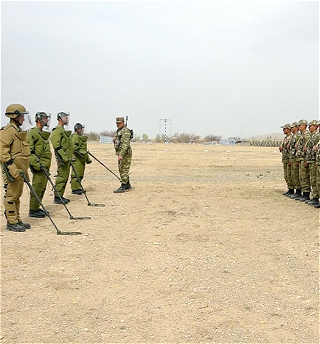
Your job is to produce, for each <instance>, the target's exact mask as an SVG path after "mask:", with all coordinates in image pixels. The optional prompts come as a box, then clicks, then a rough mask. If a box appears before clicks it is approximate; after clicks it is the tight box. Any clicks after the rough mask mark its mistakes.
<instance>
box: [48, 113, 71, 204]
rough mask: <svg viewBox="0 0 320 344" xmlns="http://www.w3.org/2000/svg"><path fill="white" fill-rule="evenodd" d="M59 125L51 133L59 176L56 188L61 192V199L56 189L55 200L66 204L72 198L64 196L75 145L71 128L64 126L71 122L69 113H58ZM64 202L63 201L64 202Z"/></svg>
mask: <svg viewBox="0 0 320 344" xmlns="http://www.w3.org/2000/svg"><path fill="white" fill-rule="evenodd" d="M57 120H58V125H57V126H56V127H55V128H54V129H53V131H52V134H51V144H52V147H53V149H54V153H55V157H56V161H57V166H58V176H57V179H56V184H55V189H56V190H57V192H58V193H59V194H60V196H61V199H62V201H61V199H60V197H59V195H58V194H57V192H56V191H54V200H53V202H54V203H56V204H63V203H64V204H66V203H69V202H70V200H69V199H68V198H64V197H63V195H64V192H65V188H66V185H67V181H68V178H69V174H70V161H72V158H73V157H72V156H73V145H72V141H71V138H70V135H71V130H68V131H67V130H65V129H64V126H67V125H68V124H69V113H67V112H59V113H58V114H57ZM62 202H63V203H62Z"/></svg>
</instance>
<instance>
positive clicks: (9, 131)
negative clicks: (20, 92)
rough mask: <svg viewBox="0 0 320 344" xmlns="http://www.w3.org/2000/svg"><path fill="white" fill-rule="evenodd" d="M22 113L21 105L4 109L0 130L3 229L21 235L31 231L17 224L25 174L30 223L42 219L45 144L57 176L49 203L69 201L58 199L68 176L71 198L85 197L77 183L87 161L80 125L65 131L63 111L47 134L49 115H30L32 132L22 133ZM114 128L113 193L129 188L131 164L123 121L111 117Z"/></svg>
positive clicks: (48, 164)
mask: <svg viewBox="0 0 320 344" xmlns="http://www.w3.org/2000/svg"><path fill="white" fill-rule="evenodd" d="M28 113H29V112H28V111H27V110H26V108H25V107H24V106H23V105H21V104H10V105H9V106H8V107H7V108H6V112H5V115H6V116H7V117H8V118H9V123H8V124H7V125H6V126H4V127H2V128H1V130H0V164H1V172H2V177H3V182H4V183H3V186H4V200H3V201H4V213H5V217H6V220H7V226H6V229H7V230H10V231H13V232H25V230H26V229H29V228H30V227H31V225H30V224H29V223H26V222H23V221H22V219H21V216H20V198H21V196H22V193H23V186H24V182H27V184H28V183H29V181H30V178H29V173H28V170H29V169H30V171H31V173H32V186H31V184H30V187H31V188H30V200H29V216H30V217H34V218H44V217H46V216H47V214H46V212H45V211H43V210H42V209H41V208H40V206H41V202H42V199H43V196H44V193H45V191H46V187H47V182H48V180H49V178H50V177H49V175H50V173H49V171H50V167H51V159H52V153H51V148H50V142H51V146H52V148H53V150H54V155H55V158H56V162H57V176H56V180H55V185H54V187H53V189H54V199H53V202H54V203H55V204H67V203H69V202H70V200H69V199H67V198H65V197H64V193H65V189H66V185H67V181H68V179H69V176H70V183H71V190H72V194H75V195H81V194H83V193H85V190H84V189H83V187H82V183H81V181H82V179H83V177H84V172H85V166H86V164H90V163H91V162H92V161H91V159H90V157H89V154H88V149H87V136H85V135H84V125H82V124H81V123H76V124H75V126H74V133H72V132H71V130H66V128H65V127H67V126H68V124H69V116H70V114H69V113H68V112H63V111H62V112H59V113H58V114H57V121H58V124H57V126H56V127H55V128H53V129H52V133H50V131H49V130H48V128H49V126H50V119H51V115H50V113H47V112H42V111H40V112H37V113H36V115H35V126H34V127H33V128H32V129H30V130H28V131H24V130H22V129H21V126H22V124H23V122H24V120H25V115H27V114H28ZM116 125H117V132H116V134H115V137H114V148H115V152H116V156H117V160H118V168H119V173H120V178H119V180H120V183H121V185H120V187H119V189H116V190H114V192H115V193H122V192H126V191H129V190H131V189H132V187H131V184H130V182H129V169H130V165H131V159H132V150H131V147H130V140H131V138H132V137H131V131H130V130H129V129H128V128H127V126H126V125H125V123H124V117H117V118H116ZM70 171H71V173H70ZM50 180H51V179H50ZM28 185H29V184H28ZM32 190H33V192H32ZM35 194H36V195H35ZM39 201H40V202H39Z"/></svg>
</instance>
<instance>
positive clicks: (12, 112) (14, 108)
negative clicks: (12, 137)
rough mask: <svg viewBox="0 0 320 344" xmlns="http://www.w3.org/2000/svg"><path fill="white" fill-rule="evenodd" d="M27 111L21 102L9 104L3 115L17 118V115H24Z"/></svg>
mask: <svg viewBox="0 0 320 344" xmlns="http://www.w3.org/2000/svg"><path fill="white" fill-rule="evenodd" d="M27 113H29V112H28V111H27V110H26V108H25V107H24V106H23V105H21V104H10V105H9V106H8V107H7V109H6V113H5V115H6V116H7V117H9V118H17V117H18V116H19V115H25V114H27Z"/></svg>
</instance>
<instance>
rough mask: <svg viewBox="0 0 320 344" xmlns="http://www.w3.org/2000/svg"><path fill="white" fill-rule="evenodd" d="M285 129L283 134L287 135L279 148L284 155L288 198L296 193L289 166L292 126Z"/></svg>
mask: <svg viewBox="0 0 320 344" xmlns="http://www.w3.org/2000/svg"><path fill="white" fill-rule="evenodd" d="M281 128H282V129H283V133H284V134H285V135H286V136H285V138H284V139H283V142H282V143H281V145H280V147H279V151H280V152H281V153H282V164H283V173H284V180H285V182H286V184H287V187H288V191H287V192H286V193H284V194H283V195H285V196H287V195H289V194H293V192H294V185H293V181H292V178H291V168H290V165H289V166H288V164H289V149H288V147H289V142H290V139H291V124H289V123H287V124H285V125H283V126H282V127H281Z"/></svg>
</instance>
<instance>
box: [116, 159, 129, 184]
mask: <svg viewBox="0 0 320 344" xmlns="http://www.w3.org/2000/svg"><path fill="white" fill-rule="evenodd" d="M131 160H132V155H131V154H125V155H124V156H123V158H122V160H120V161H118V169H119V174H120V182H121V184H127V183H128V182H129V170H130V166H131Z"/></svg>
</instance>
